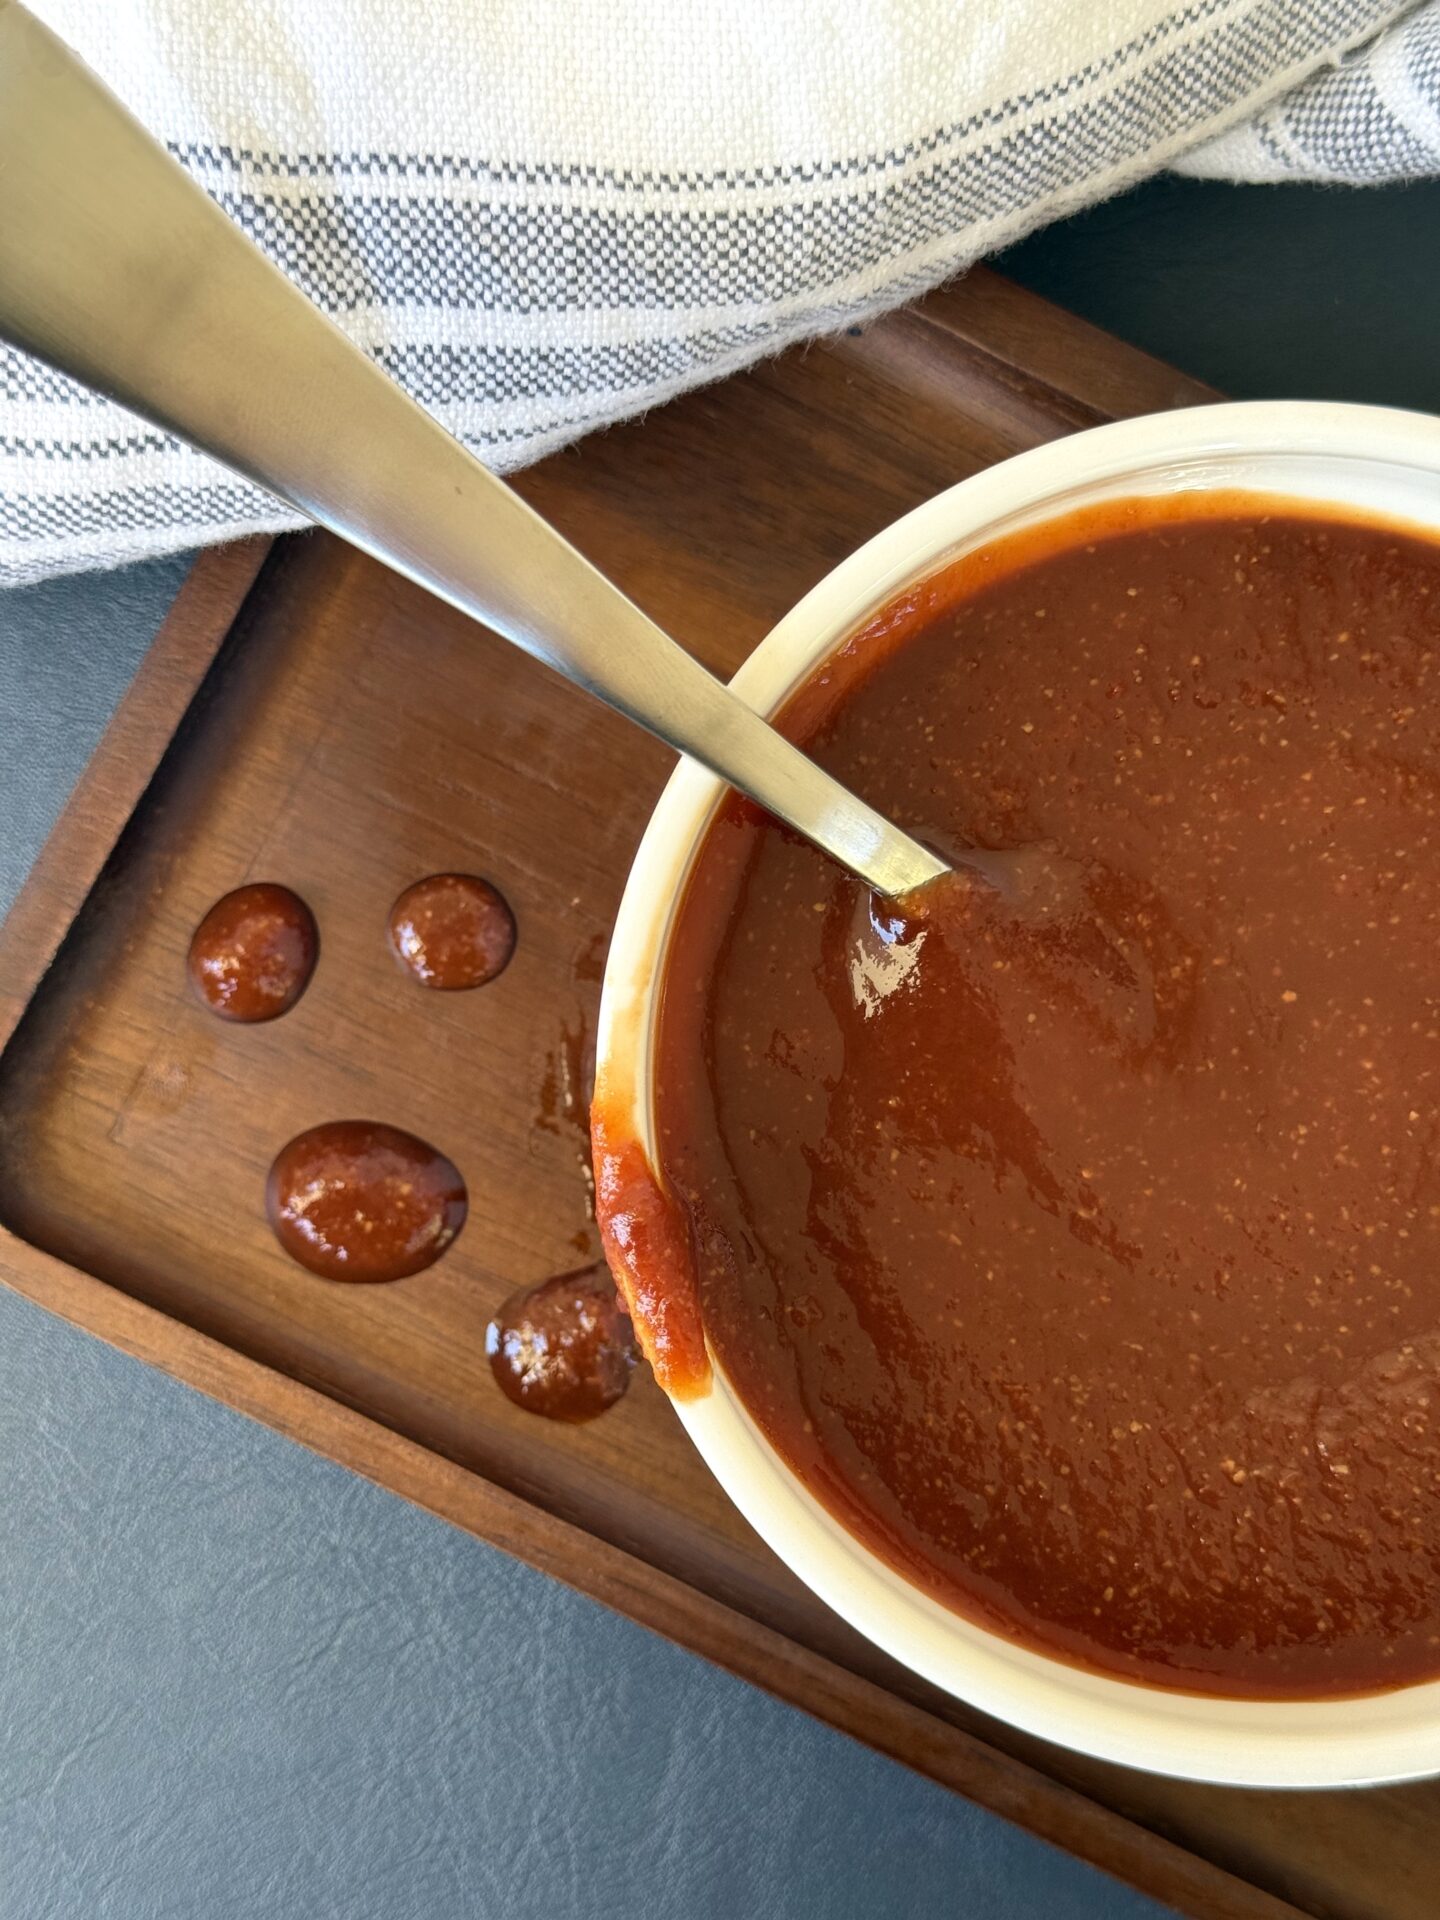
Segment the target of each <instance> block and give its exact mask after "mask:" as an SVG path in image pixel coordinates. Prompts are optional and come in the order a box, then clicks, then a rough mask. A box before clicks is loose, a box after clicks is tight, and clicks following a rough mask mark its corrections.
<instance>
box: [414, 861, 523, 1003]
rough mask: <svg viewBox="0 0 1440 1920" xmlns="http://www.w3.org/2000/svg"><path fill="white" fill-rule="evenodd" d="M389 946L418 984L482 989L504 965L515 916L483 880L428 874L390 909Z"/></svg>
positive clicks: (466, 875) (512, 948) (510, 947)
mask: <svg viewBox="0 0 1440 1920" xmlns="http://www.w3.org/2000/svg"><path fill="white" fill-rule="evenodd" d="M390 945H391V948H392V950H393V952H394V954H395V957H396V959H397V960H398V961H399V962H400V964H401V966H403V967H404V968H405V969H406V971H407V972H408V973H412V974H414V976H415V978H416V979H417V980H418V981H420V983H421V985H422V986H427V987H439V988H441V989H443V990H445V991H448V992H452V993H454V992H459V991H462V990H463V989H465V988H468V987H483V986H484V985H485V983H486V982H487V981H488V980H493V979H494V978H495V977H496V975H497V974H500V973H503V972H504V971H505V968H506V967H507V966H508V965H509V964H510V956H511V955H512V954H513V953H514V951H515V916H514V914H512V913H511V911H510V908H509V905H508V903H507V902H506V900H505V897H504V895H503V894H501V893H499V892H498V891H497V890H496V888H494V887H492V886H491V884H490V882H489V881H488V880H481V879H479V878H477V876H476V875H475V874H473V873H432V874H431V875H430V876H429V878H428V879H425V880H417V881H416V882H415V884H414V886H412V887H407V888H406V889H405V891H404V893H402V894H401V895H400V898H399V899H398V900H397V901H396V902H395V904H394V906H393V907H392V908H391V909H390Z"/></svg>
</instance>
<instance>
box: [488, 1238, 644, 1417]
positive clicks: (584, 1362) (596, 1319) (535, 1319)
mask: <svg viewBox="0 0 1440 1920" xmlns="http://www.w3.org/2000/svg"><path fill="white" fill-rule="evenodd" d="M485 1351H486V1353H487V1354H488V1355H489V1356H490V1368H491V1371H492V1372H493V1373H494V1375H495V1378H496V1380H497V1381H498V1382H499V1385H500V1389H501V1391H502V1392H503V1393H504V1394H505V1396H506V1397H507V1399H510V1400H513V1401H514V1402H515V1405H516V1406H517V1407H524V1409H525V1410H526V1412H527V1413H538V1414H542V1415H544V1416H545V1417H546V1418H547V1419H550V1420H569V1421H581V1420H593V1419H594V1418H595V1416H596V1415H597V1414H600V1413H604V1411H605V1409H606V1408H607V1407H613V1406H614V1404H615V1402H616V1401H617V1400H619V1399H620V1398H621V1396H622V1395H623V1394H624V1392H625V1390H626V1388H627V1387H628V1386H629V1384H630V1375H631V1374H632V1373H633V1372H634V1370H635V1363H636V1361H637V1360H638V1359H639V1357H640V1349H639V1347H638V1346H637V1344H636V1341H635V1333H634V1329H633V1328H632V1326H631V1324H630V1316H629V1314H627V1313H626V1311H625V1309H624V1307H623V1306H622V1305H621V1303H620V1298H619V1296H618V1294H617V1293H616V1291H615V1282H614V1281H613V1280H612V1279H611V1278H610V1270H609V1268H608V1267H607V1266H606V1265H605V1263H604V1261H603V1260H602V1261H598V1262H597V1263H596V1264H595V1265H594V1266H590V1267H581V1268H580V1269H579V1270H578V1271H577V1272H575V1273H559V1274H556V1275H555V1276H554V1278H553V1279H550V1280H542V1281H541V1283H540V1284H539V1286H536V1287H526V1288H524V1289H522V1291H521V1292H519V1293H513V1294H511V1296H510V1298H509V1299H508V1300H507V1301H506V1302H505V1304H504V1306H502V1307H501V1309H500V1311H499V1312H498V1313H497V1314H496V1316H495V1318H494V1319H493V1320H492V1321H491V1322H490V1325H489V1327H488V1328H487V1329H486V1334H485Z"/></svg>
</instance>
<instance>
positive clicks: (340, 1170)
mask: <svg viewBox="0 0 1440 1920" xmlns="http://www.w3.org/2000/svg"><path fill="white" fill-rule="evenodd" d="M265 1203H266V1211H267V1213H268V1214H269V1218H270V1224H271V1226H272V1227H273V1228H274V1229H275V1237H276V1239H277V1240H278V1241H279V1242H280V1244H281V1246H282V1247H284V1249H285V1251H286V1252H287V1253H288V1254H289V1255H290V1257H291V1258H292V1259H293V1260H297V1261H299V1263H300V1265H301V1266H302V1267H308V1268H309V1270H310V1272H311V1273H318V1274H320V1275H321V1276H322V1277H323V1278H325V1279H327V1280H352V1281H380V1280H403V1279H404V1278H405V1277H406V1275H407V1274H412V1273H419V1272H420V1271H421V1270H422V1269H423V1268H425V1267H428V1266H430V1265H432V1263H433V1262H434V1261H436V1260H438V1259H439V1258H440V1255H441V1254H442V1253H443V1252H444V1251H445V1249H446V1248H447V1247H448V1246H449V1245H450V1243H451V1241H452V1240H453V1239H454V1238H455V1236H456V1234H458V1233H459V1231H460V1229H461V1227H463V1226H464V1224H465V1214H466V1208H467V1204H468V1203H467V1200H466V1194H465V1182H464V1181H463V1180H462V1179H461V1177H460V1174H459V1171H458V1170H457V1168H456V1167H455V1166H454V1165H453V1164H452V1163H451V1162H450V1161H449V1160H447V1159H446V1158H445V1156H444V1154H443V1153H439V1152H437V1151H436V1149H435V1148H434V1147H431V1146H427V1145H426V1143H425V1142H424V1141H423V1140H417V1139H416V1137H415V1135H414V1134H413V1133H402V1132H401V1130H400V1129H399V1128H398V1127H387V1126H382V1125H380V1124H379V1123H378V1122H375V1121H371V1120H334V1121H330V1122H329V1123H327V1124H326V1125H324V1126H319V1127H311V1128H310V1129H309V1130H308V1131H307V1132H305V1133H300V1134H297V1135H296V1136H295V1138H294V1139H293V1140H292V1141H290V1143H289V1144H288V1146H285V1147H282V1148H281V1150H280V1152H279V1153H278V1154H277V1155H276V1156H275V1162H274V1165H273V1166H272V1167H271V1169H270V1179H269V1183H268V1185H267V1188H266V1195H265Z"/></svg>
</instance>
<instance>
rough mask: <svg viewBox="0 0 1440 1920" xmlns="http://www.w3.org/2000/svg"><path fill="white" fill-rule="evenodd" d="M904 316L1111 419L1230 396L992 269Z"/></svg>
mask: <svg viewBox="0 0 1440 1920" xmlns="http://www.w3.org/2000/svg"><path fill="white" fill-rule="evenodd" d="M904 311H905V312H906V313H907V314H909V315H910V316H912V317H915V318H918V319H920V320H922V321H924V322H925V323H926V324H928V325H931V326H936V327H939V328H941V329H942V330H943V331H944V332H946V333H950V334H954V335H955V336H956V338H957V339H961V340H963V341H964V342H965V344H966V345H967V346H968V347H970V348H971V349H973V350H974V351H976V352H979V353H983V354H985V355H986V356H987V357H988V358H989V359H991V360H994V361H997V362H999V363H1001V364H1003V365H1006V366H1010V367H1014V368H1015V369H1016V370H1017V371H1019V372H1021V373H1024V374H1026V375H1028V376H1029V378H1031V379H1033V380H1038V381H1039V382H1041V383H1042V385H1044V386H1047V387H1049V388H1050V389H1051V391H1052V392H1054V393H1060V394H1064V395H1066V396H1067V397H1068V398H1070V399H1072V400H1076V401H1078V402H1080V404H1081V405H1082V406H1086V407H1090V408H1093V409H1094V410H1095V412H1097V413H1101V414H1104V415H1105V416H1106V417H1107V418H1109V419H1112V420H1119V419H1125V418H1128V417H1130V416H1131V415H1134V414H1140V413H1165V412H1169V411H1171V410H1172V409H1174V408H1176V407H1195V406H1206V405H1210V404H1213V403H1214V402H1215V401H1217V400H1222V399H1224V397H1225V396H1224V395H1223V394H1221V393H1219V392H1217V391H1216V389H1215V388H1214V387H1210V386H1207V385H1206V384H1205V382H1204V381H1203V380H1195V379H1192V378H1191V376H1190V375H1189V374H1187V373H1181V372H1180V371H1179V370H1178V368H1175V367H1172V366H1170V365H1168V364H1167V362H1165V361H1164V360H1157V359H1156V358H1155V357H1154V355H1153V354H1148V353H1145V352H1143V351H1142V350H1141V349H1140V348H1139V347H1132V346H1130V345H1128V344H1127V343H1126V342H1125V341H1123V340H1119V339H1117V338H1116V336H1115V335H1114V334H1113V333H1106V332H1105V330H1104V329H1103V328H1102V327H1097V326H1092V324H1091V323H1090V321H1088V320H1082V319H1081V317H1080V316H1079V314H1076V313H1071V312H1069V311H1068V309H1066V308H1064V307H1057V306H1056V305H1055V303H1054V302H1053V301H1051V300H1047V299H1045V298H1044V296H1043V295H1042V294H1038V293H1031V292H1030V291H1029V289H1028V288H1026V287H1022V286H1020V285H1019V283H1018V282H1017V281H1014V280H1007V279H1006V278H1005V276H1004V275H1003V274H999V273H996V272H994V271H993V270H992V269H991V268H989V267H972V268H971V269H970V270H969V272H968V273H964V274H961V275H960V276H959V277H958V278H957V279H954V280H948V281H946V282H945V284H944V285H943V286H940V287H937V288H936V289H935V291H934V292H933V293H929V294H926V295H925V296H924V297H923V298H922V299H920V300H917V301H916V302H915V304H914V305H913V306H912V307H908V308H906V309H904ZM1002 342H1003V351H1000V350H999V343H1002Z"/></svg>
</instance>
